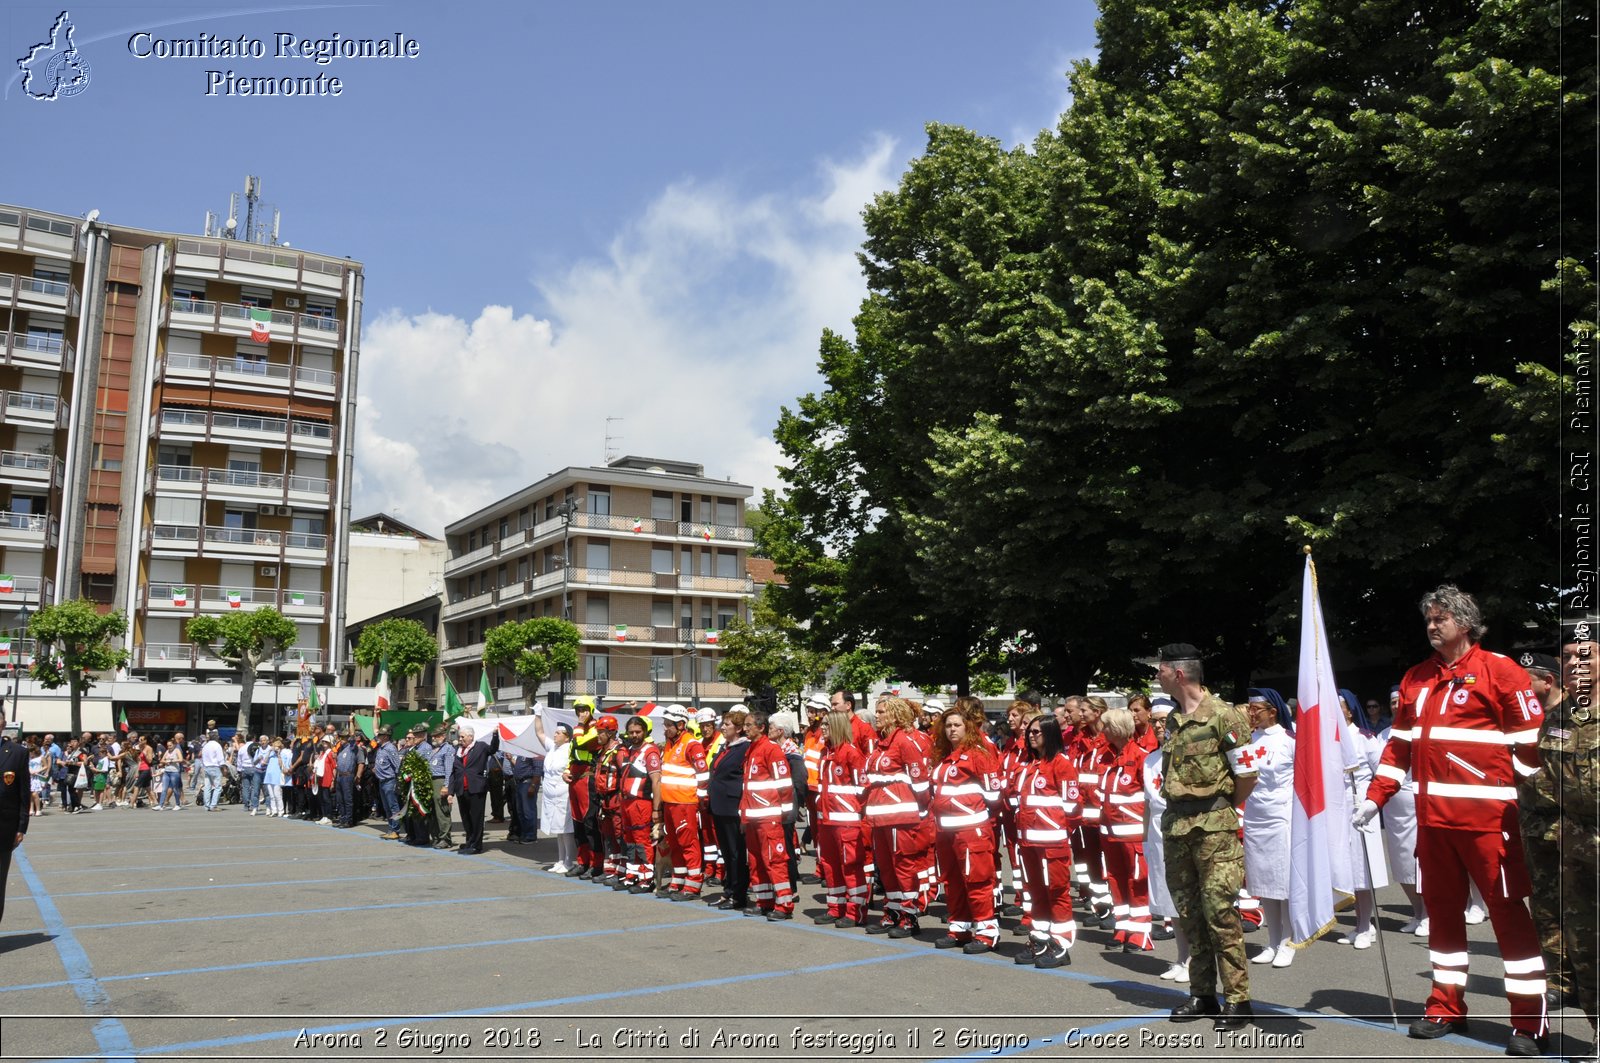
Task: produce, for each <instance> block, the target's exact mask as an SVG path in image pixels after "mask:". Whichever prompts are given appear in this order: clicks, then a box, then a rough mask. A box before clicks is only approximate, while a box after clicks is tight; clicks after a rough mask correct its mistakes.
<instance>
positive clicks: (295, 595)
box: [289, 591, 306, 605]
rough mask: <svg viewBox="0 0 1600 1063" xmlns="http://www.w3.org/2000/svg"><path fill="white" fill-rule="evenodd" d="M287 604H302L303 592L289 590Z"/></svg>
mask: <svg viewBox="0 0 1600 1063" xmlns="http://www.w3.org/2000/svg"><path fill="white" fill-rule="evenodd" d="M289 604H290V605H304V604H306V595H305V592H304V591H290V592H289Z"/></svg>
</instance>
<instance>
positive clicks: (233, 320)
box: [170, 296, 339, 340]
mask: <svg viewBox="0 0 1600 1063" xmlns="http://www.w3.org/2000/svg"><path fill="white" fill-rule="evenodd" d="M170 306H171V310H172V312H173V313H174V314H192V315H194V316H196V317H203V318H208V319H210V321H211V323H212V324H213V325H214V326H215V325H221V324H222V323H223V322H225V321H226V322H227V323H229V324H230V325H237V324H244V325H249V324H250V321H251V318H250V311H252V310H255V309H260V308H258V307H252V306H245V305H243V304H241V303H214V302H211V301H209V300H206V299H189V298H185V297H181V296H180V297H176V298H174V299H173V300H172V302H171V304H170ZM272 324H273V325H281V326H282V327H284V328H286V329H289V330H290V331H291V332H292V331H294V330H295V329H297V328H298V329H299V330H300V331H302V332H315V333H318V334H319V335H322V336H326V337H327V338H328V339H330V340H332V339H334V338H336V337H337V336H338V335H339V319H338V318H336V317H331V316H328V315H326V314H298V313H295V312H294V311H293V310H273V311H272Z"/></svg>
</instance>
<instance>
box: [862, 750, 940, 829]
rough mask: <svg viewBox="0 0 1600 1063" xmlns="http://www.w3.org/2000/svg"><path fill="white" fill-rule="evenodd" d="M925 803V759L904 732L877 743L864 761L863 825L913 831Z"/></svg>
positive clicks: (926, 770) (926, 762) (926, 768)
mask: <svg viewBox="0 0 1600 1063" xmlns="http://www.w3.org/2000/svg"><path fill="white" fill-rule="evenodd" d="M927 803H928V758H927V757H925V756H924V755H923V753H922V747H921V746H920V745H918V744H917V741H916V740H915V739H914V738H912V737H911V735H909V734H908V733H906V732H905V731H904V730H901V729H896V730H895V732H894V733H893V734H891V735H890V736H889V737H888V738H885V739H882V740H881V741H879V742H878V746H877V748H876V749H874V750H873V751H872V755H871V756H869V757H868V758H867V822H868V823H869V824H871V825H872V826H874V827H915V826H916V825H917V824H918V823H920V822H921V821H922V817H923V815H924V814H925V812H926V809H927Z"/></svg>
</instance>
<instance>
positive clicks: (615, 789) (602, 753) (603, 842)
mask: <svg viewBox="0 0 1600 1063" xmlns="http://www.w3.org/2000/svg"><path fill="white" fill-rule="evenodd" d="M594 726H595V731H596V732H597V738H596V740H595V743H596V744H595V762H594V771H592V772H591V773H590V774H589V781H590V783H592V784H593V787H594V789H593V793H592V794H591V795H590V802H591V813H592V816H593V820H594V823H595V829H596V833H597V834H598V835H599V837H600V853H599V854H598V855H599V856H600V857H601V859H602V860H603V863H602V865H601V870H602V871H603V872H604V874H603V875H602V876H600V877H596V876H592V875H591V876H590V879H589V880H590V881H591V882H600V883H601V884H603V885H606V886H610V887H611V888H613V889H627V888H628V887H627V884H626V883H625V882H623V881H622V872H623V868H624V865H625V863H626V861H625V860H623V858H622V817H621V815H620V808H619V805H620V803H621V796H620V795H621V792H622V769H623V766H624V765H623V761H622V759H621V756H622V752H623V750H622V746H621V744H620V743H619V742H618V741H617V718H616V717H615V716H611V715H606V716H602V717H600V719H599V720H597V721H596V722H595V725H594Z"/></svg>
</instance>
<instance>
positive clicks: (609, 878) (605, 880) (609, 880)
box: [595, 875, 617, 886]
mask: <svg viewBox="0 0 1600 1063" xmlns="http://www.w3.org/2000/svg"><path fill="white" fill-rule="evenodd" d="M595 881H596V882H598V883H600V885H602V886H615V885H616V884H617V876H615V875H604V876H602V877H600V878H598V879H595Z"/></svg>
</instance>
